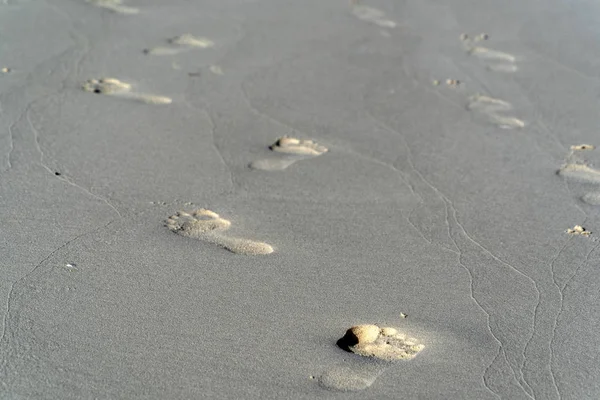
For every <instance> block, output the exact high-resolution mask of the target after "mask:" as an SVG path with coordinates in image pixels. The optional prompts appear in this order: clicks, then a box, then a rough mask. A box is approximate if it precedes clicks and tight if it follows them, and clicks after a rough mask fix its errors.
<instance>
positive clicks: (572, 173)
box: [558, 163, 600, 184]
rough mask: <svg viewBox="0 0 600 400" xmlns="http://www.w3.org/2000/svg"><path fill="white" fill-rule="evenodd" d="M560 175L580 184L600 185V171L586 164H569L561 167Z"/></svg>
mask: <svg viewBox="0 0 600 400" xmlns="http://www.w3.org/2000/svg"><path fill="white" fill-rule="evenodd" d="M558 174H559V175H561V176H563V177H565V178H567V179H573V180H575V181H579V182H584V183H596V184H600V170H597V169H595V168H592V167H590V166H588V165H586V164H578V163H567V164H565V165H563V166H562V167H560V169H559V170H558Z"/></svg>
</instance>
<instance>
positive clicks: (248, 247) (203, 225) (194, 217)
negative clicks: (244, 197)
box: [167, 208, 273, 256]
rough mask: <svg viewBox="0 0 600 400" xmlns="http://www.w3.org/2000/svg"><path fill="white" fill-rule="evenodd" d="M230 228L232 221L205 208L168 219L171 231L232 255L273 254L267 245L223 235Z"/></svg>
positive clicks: (271, 248) (178, 214)
mask: <svg viewBox="0 0 600 400" xmlns="http://www.w3.org/2000/svg"><path fill="white" fill-rule="evenodd" d="M230 226H231V222H230V221H228V220H226V219H224V218H221V217H220V216H219V214H217V213H215V212H213V211H210V210H207V209H204V208H200V209H198V210H195V211H193V212H191V213H187V212H185V211H179V212H177V213H176V214H175V215H172V216H170V217H169V218H168V219H167V227H168V228H169V229H170V230H171V231H173V232H175V233H177V234H179V235H181V236H185V237H189V238H193V239H198V240H202V241H205V242H208V243H213V244H216V245H218V246H221V247H223V248H225V249H227V250H229V251H231V252H232V253H237V254H244V255H252V256H254V255H262V254H271V253H272V252H273V247H271V246H270V245H268V244H267V243H263V242H255V241H253V240H249V239H241V238H233V237H229V236H225V235H223V232H224V231H226V230H228V229H229V227H230Z"/></svg>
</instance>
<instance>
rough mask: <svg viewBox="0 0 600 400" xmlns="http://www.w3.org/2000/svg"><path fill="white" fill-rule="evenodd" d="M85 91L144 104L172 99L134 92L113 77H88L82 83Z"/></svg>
mask: <svg viewBox="0 0 600 400" xmlns="http://www.w3.org/2000/svg"><path fill="white" fill-rule="evenodd" d="M82 89H83V90H85V91H86V92H91V93H97V94H105V95H109V96H116V97H120V98H124V99H130V100H135V101H140V102H142V103H146V104H171V103H172V102H173V100H172V99H171V98H169V97H165V96H157V95H153V94H145V93H134V92H132V91H131V85H130V84H129V83H126V82H122V81H120V80H118V79H115V78H101V79H89V80H88V81H86V82H85V83H84V84H83V85H82Z"/></svg>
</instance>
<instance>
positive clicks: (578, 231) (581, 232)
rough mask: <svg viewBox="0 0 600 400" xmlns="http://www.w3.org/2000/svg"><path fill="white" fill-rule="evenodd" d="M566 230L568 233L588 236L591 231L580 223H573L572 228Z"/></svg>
mask: <svg viewBox="0 0 600 400" xmlns="http://www.w3.org/2000/svg"><path fill="white" fill-rule="evenodd" d="M566 232H567V233H568V234H570V235H580V236H590V235H591V234H592V232H590V231H588V230H586V229H585V228H584V227H583V226H581V225H575V226H574V227H573V228H569V229H567V230H566Z"/></svg>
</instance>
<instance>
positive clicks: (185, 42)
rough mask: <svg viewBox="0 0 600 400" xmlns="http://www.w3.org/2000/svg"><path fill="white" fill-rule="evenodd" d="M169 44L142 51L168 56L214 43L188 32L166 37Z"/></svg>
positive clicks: (207, 46) (210, 45) (206, 46)
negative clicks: (169, 37)
mask: <svg viewBox="0 0 600 400" xmlns="http://www.w3.org/2000/svg"><path fill="white" fill-rule="evenodd" d="M167 43H168V44H169V46H158V47H153V48H151V49H146V50H144V53H146V54H149V55H153V56H170V55H174V54H178V53H181V52H184V51H188V50H192V49H194V48H196V49H207V48H209V47H213V46H214V45H215V44H214V42H213V41H212V40H210V39H207V38H202V37H195V36H193V35H191V34H189V33H184V34H183V35H180V36H176V37H174V38H171V39H167Z"/></svg>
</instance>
